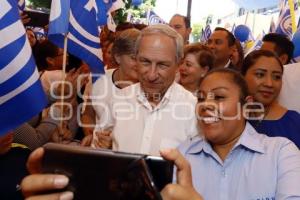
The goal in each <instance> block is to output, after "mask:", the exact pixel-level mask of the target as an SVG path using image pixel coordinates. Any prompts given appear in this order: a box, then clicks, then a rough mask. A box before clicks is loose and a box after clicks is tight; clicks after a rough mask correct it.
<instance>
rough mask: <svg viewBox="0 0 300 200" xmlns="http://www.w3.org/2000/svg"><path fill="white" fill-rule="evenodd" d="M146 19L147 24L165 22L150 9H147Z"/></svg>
mask: <svg viewBox="0 0 300 200" xmlns="http://www.w3.org/2000/svg"><path fill="white" fill-rule="evenodd" d="M147 21H148V25H154V24H166V22H165V21H164V20H163V19H162V18H161V17H160V16H158V15H157V14H156V13H155V12H154V11H152V10H149V13H148V17H147Z"/></svg>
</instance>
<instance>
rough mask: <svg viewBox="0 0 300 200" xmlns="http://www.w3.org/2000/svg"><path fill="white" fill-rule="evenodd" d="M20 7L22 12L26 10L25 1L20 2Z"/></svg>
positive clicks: (20, 0)
mask: <svg viewBox="0 0 300 200" xmlns="http://www.w3.org/2000/svg"><path fill="white" fill-rule="evenodd" d="M18 7H19V9H20V10H24V9H25V0H18Z"/></svg>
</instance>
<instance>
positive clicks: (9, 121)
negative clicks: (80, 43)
mask: <svg viewBox="0 0 300 200" xmlns="http://www.w3.org/2000/svg"><path fill="white" fill-rule="evenodd" d="M0 8H1V9H0V38H1V39H0V135H2V134H5V133H7V132H8V131H10V130H12V129H14V128H16V127H18V126H19V125H21V124H22V123H24V122H26V121H28V120H30V119H31V118H32V117H34V116H35V115H37V114H38V113H39V112H40V111H41V110H42V109H43V108H44V107H45V106H46V105H47V98H46V96H45V93H44V91H43V89H42V85H41V83H40V80H39V73H38V71H37V68H36V65H35V62H34V58H33V56H32V52H31V47H30V44H29V42H28V39H27V36H26V33H25V29H24V26H23V24H22V22H21V20H20V17H19V11H18V4H17V2H16V0H1V1H0Z"/></svg>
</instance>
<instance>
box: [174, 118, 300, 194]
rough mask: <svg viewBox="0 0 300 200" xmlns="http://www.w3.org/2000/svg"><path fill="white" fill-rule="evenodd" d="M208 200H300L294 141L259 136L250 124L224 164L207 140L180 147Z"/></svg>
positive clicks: (298, 158) (299, 166)
mask: <svg viewBox="0 0 300 200" xmlns="http://www.w3.org/2000/svg"><path fill="white" fill-rule="evenodd" d="M179 150H180V151H181V153H182V154H183V155H184V157H185V158H186V159H187V160H188V161H189V162H190V164H191V169H192V177H193V184H194V187H195V189H196V190H197V191H198V192H199V193H200V194H201V195H202V196H203V198H204V199H205V200H247V199H249V200H275V199H276V200H282V199H300V151H299V150H298V148H297V147H296V145H295V144H294V143H293V142H291V141H290V140H288V139H286V138H282V137H268V136H266V135H263V134H259V133H257V132H256V131H255V129H254V128H253V127H252V126H251V125H250V124H249V123H247V124H246V127H245V130H244V131H243V133H242V135H241V137H240V139H239V141H238V142H237V143H236V144H235V146H234V147H233V149H232V150H231V152H230V153H229V154H228V156H227V158H226V159H225V160H224V162H223V161H222V160H221V159H220V157H219V156H218V155H217V154H216V152H215V151H214V150H213V149H212V147H211V145H210V144H209V143H208V142H207V141H206V140H205V139H203V138H200V137H196V138H194V139H192V140H190V141H187V142H185V143H184V144H182V145H181V146H180V147H179Z"/></svg>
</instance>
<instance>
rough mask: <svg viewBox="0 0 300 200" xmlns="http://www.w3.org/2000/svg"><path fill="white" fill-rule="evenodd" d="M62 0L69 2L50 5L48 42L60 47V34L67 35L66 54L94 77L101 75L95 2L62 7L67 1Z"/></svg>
mask: <svg viewBox="0 0 300 200" xmlns="http://www.w3.org/2000/svg"><path fill="white" fill-rule="evenodd" d="M58 1H60V3H57V2H58ZM64 1H69V0H56V1H52V2H56V3H53V4H52V5H51V14H50V15H51V16H50V24H49V35H48V38H49V40H51V41H52V42H53V43H54V44H56V45H57V46H59V47H60V48H64V35H63V34H65V33H67V37H68V48H67V50H68V52H69V53H71V54H73V55H75V56H77V57H78V58H80V59H82V60H83V61H85V62H86V63H87V64H88V65H89V67H90V69H91V72H92V73H93V74H94V75H95V74H104V64H103V62H102V51H101V46H100V39H99V29H98V22H97V15H96V14H97V13H96V11H97V10H98V8H97V6H96V5H95V4H94V2H95V1H90V0H78V1H71V3H70V4H69V5H70V6H63V5H68V3H69V2H70V1H69V2H67V3H66V2H64ZM101 1H102V0H101ZM68 16H69V17H68ZM55 24H58V25H55ZM55 27H57V28H55ZM62 27H63V28H62ZM51 28H52V30H51ZM53 28H54V29H53ZM94 80H95V79H94Z"/></svg>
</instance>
